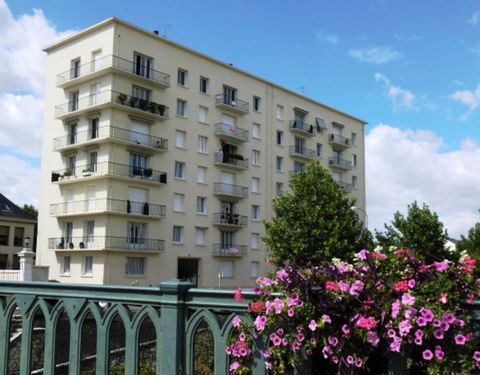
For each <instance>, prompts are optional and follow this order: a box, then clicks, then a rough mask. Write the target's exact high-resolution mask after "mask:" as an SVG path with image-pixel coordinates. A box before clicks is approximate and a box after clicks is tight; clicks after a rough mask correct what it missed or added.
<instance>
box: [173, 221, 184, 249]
mask: <svg viewBox="0 0 480 375" xmlns="http://www.w3.org/2000/svg"><path fill="white" fill-rule="evenodd" d="M184 231H185V229H184V227H183V226H181V225H174V226H173V233H172V243H174V244H177V245H183V240H184Z"/></svg>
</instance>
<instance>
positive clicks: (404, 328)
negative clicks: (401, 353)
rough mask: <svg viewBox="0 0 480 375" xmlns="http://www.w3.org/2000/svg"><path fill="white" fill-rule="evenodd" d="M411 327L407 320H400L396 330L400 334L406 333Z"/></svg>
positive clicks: (404, 334)
mask: <svg viewBox="0 0 480 375" xmlns="http://www.w3.org/2000/svg"><path fill="white" fill-rule="evenodd" d="M411 329H412V325H411V324H410V322H409V321H408V320H402V321H401V322H400V323H399V324H398V331H399V333H400V336H406V335H408V332H410V330H411Z"/></svg>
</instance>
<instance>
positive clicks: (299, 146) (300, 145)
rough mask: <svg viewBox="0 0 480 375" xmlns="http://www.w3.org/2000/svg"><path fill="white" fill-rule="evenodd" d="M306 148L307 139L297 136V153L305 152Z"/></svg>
mask: <svg viewBox="0 0 480 375" xmlns="http://www.w3.org/2000/svg"><path fill="white" fill-rule="evenodd" d="M304 149H305V139H303V138H300V137H295V153H297V154H303V153H304Z"/></svg>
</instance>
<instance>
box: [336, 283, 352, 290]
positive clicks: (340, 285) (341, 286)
mask: <svg viewBox="0 0 480 375" xmlns="http://www.w3.org/2000/svg"><path fill="white" fill-rule="evenodd" d="M338 287H339V288H340V290H341V291H342V292H346V291H348V290H349V289H350V285H348V284H347V283H346V282H344V281H339V282H338Z"/></svg>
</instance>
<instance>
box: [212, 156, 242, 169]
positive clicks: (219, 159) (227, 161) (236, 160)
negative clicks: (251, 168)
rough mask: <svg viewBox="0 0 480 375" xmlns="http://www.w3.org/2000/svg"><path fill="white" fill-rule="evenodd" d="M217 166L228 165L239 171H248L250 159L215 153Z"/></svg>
mask: <svg viewBox="0 0 480 375" xmlns="http://www.w3.org/2000/svg"><path fill="white" fill-rule="evenodd" d="M215 164H223V165H228V166H231V167H234V168H237V169H248V164H249V163H248V159H244V158H243V156H241V155H237V154H230V155H229V154H220V153H219V152H217V153H215Z"/></svg>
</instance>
